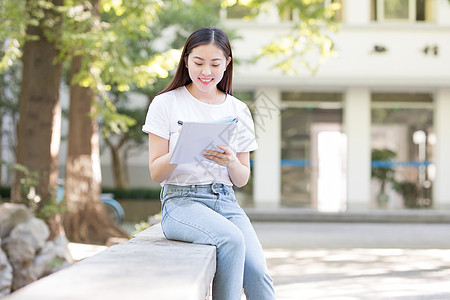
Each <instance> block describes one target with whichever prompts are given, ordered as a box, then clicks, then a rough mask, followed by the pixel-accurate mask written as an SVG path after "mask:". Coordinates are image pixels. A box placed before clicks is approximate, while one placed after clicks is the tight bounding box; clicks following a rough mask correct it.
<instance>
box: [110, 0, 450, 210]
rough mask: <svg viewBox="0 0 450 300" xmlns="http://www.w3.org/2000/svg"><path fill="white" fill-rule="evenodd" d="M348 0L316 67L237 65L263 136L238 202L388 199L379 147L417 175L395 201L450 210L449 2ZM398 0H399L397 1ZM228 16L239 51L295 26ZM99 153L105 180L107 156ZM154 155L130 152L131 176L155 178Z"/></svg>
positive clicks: (322, 205)
mask: <svg viewBox="0 0 450 300" xmlns="http://www.w3.org/2000/svg"><path fill="white" fill-rule="evenodd" d="M342 2H343V3H342V13H341V23H342V25H341V28H340V29H339V31H338V32H337V33H335V34H334V38H333V39H334V42H335V47H336V50H337V51H338V56H337V57H335V58H331V59H329V60H327V61H326V62H325V63H324V64H323V65H322V66H321V68H320V70H319V72H318V73H317V74H316V75H315V76H314V75H312V74H311V73H309V72H308V71H307V70H305V69H300V70H299V72H298V75H285V74H282V73H281V72H279V71H273V70H271V66H270V64H268V63H267V62H264V61H259V62H258V63H257V64H254V65H247V64H241V65H238V66H236V67H235V76H234V80H233V83H234V91H235V93H236V95H237V96H238V97H239V96H241V98H242V99H243V100H247V101H248V102H249V105H250V106H251V107H252V108H253V114H254V119H255V124H256V131H257V139H258V143H259V149H258V150H257V151H255V153H253V156H252V161H253V164H254V169H253V177H252V180H251V184H250V186H249V187H246V188H245V189H243V191H242V193H241V194H242V195H241V197H242V198H241V201H243V203H244V205H249V206H257V207H263V206H264V207H280V206H289V207H304V208H312V209H317V210H320V211H342V210H355V209H377V208H379V207H380V206H383V204H380V203H378V201H377V194H378V191H379V189H380V182H379V181H377V180H376V179H374V178H372V177H371V170H372V165H373V166H374V167H379V166H380V162H377V161H375V162H372V159H371V150H372V149H390V150H392V151H394V152H395V153H396V158H395V160H396V164H395V165H394V166H393V168H394V169H395V178H396V180H397V182H411V183H412V184H410V185H409V187H410V188H411V189H412V190H411V191H412V193H413V194H414V193H416V194H415V195H413V200H412V202H413V203H412V204H408V203H409V202H407V203H406V204H405V202H404V201H403V198H402V196H401V195H400V194H399V193H397V192H395V191H394V190H393V186H392V184H390V183H388V184H387V186H386V190H385V191H386V194H387V195H388V199H389V200H388V202H387V204H386V206H387V207H388V208H392V209H397V208H403V207H405V206H420V207H431V208H435V209H449V208H450V192H448V191H447V189H446V188H447V184H450V156H449V155H448V153H450V117H449V116H450V3H449V1H448V0H344V1H342ZM389 2H391V4H392V2H395V3H397V4H399V6H397V7H396V8H397V9H396V10H391V8H392V6H389ZM386 3H388V4H386ZM385 4H386V5H385ZM225 23H226V25H227V26H228V27H229V28H234V29H236V30H237V31H238V33H239V34H240V35H241V36H242V37H243V38H242V39H239V40H237V41H234V42H233V51H234V56H235V57H236V58H240V59H243V58H249V57H252V56H253V55H255V54H256V53H257V51H258V49H259V48H260V47H261V46H263V45H265V44H267V43H268V42H269V41H271V40H272V38H274V37H278V36H282V35H285V34H287V33H289V28H290V24H289V22H286V21H281V20H280V18H279V16H278V14H276V13H270V12H268V13H267V14H266V15H265V16H264V17H263V18H257V19H255V20H252V21H244V20H242V19H232V18H228V19H227V20H226V22H225ZM102 161H103V162H104V163H105V165H104V166H103V170H104V172H103V177H104V183H105V184H106V185H108V182H109V183H110V182H111V180H112V179H111V178H110V177H109V175H108V174H110V173H111V172H110V168H109V166H108V165H107V164H108V163H109V161H108V160H107V155H106V156H104V159H103V160H102ZM147 161H148V158H147V153H142V154H141V155H139V156H137V157H134V158H132V159H131V161H130V166H131V167H132V171H130V173H131V174H133V175H132V180H133V182H132V184H133V185H134V186H157V185H156V184H155V183H151V179H150V176H149V174H148V164H147ZM381 164H382V163H381ZM404 186H405V187H408V185H407V184H405V185H404Z"/></svg>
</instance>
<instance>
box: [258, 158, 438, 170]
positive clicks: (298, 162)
mask: <svg viewBox="0 0 450 300" xmlns="http://www.w3.org/2000/svg"><path fill="white" fill-rule="evenodd" d="M432 163H433V162H431V161H384V160H373V161H372V162H371V167H372V168H407V167H410V168H419V167H428V166H429V165H431V164H432ZM250 165H251V166H254V162H253V160H251V161H250ZM281 166H282V167H310V166H311V161H309V160H306V159H282V160H281Z"/></svg>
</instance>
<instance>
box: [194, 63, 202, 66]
mask: <svg viewBox="0 0 450 300" xmlns="http://www.w3.org/2000/svg"><path fill="white" fill-rule="evenodd" d="M194 64H195V65H197V66H201V65H202V64H201V63H197V62H194Z"/></svg>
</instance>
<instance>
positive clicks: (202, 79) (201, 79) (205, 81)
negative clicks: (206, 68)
mask: <svg viewBox="0 0 450 300" xmlns="http://www.w3.org/2000/svg"><path fill="white" fill-rule="evenodd" d="M199 79H200V81H201V82H202V83H203V84H208V83H210V82H211V81H213V78H199Z"/></svg>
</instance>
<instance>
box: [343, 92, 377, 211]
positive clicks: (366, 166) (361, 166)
mask: <svg viewBox="0 0 450 300" xmlns="http://www.w3.org/2000/svg"><path fill="white" fill-rule="evenodd" d="M344 98H345V99H344V128H345V133H346V135H347V209H349V210H358V209H368V208H369V207H370V168H371V166H370V164H371V157H370V155H371V154H370V153H371V152H370V123H371V117H370V115H371V107H370V90H369V89H365V88H350V89H348V90H347V91H346V93H345V97H344Z"/></svg>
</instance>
